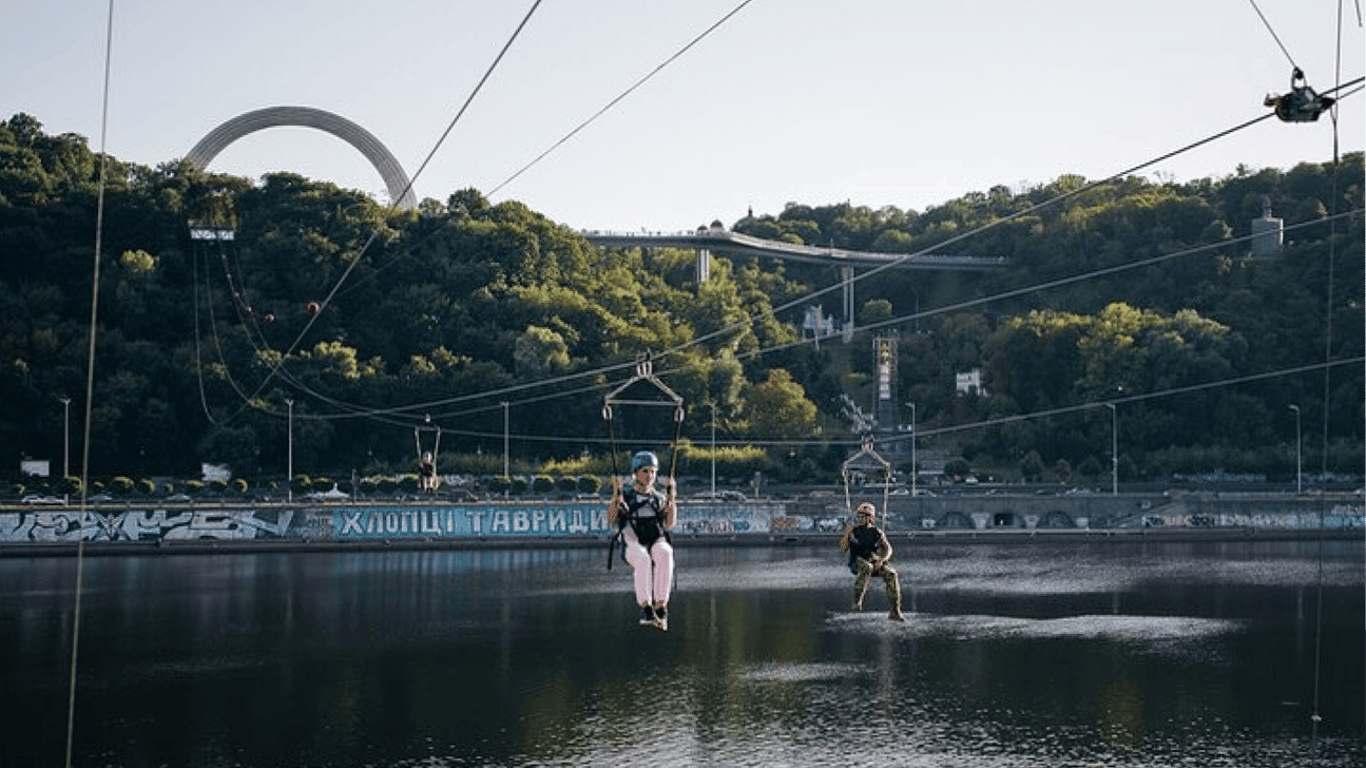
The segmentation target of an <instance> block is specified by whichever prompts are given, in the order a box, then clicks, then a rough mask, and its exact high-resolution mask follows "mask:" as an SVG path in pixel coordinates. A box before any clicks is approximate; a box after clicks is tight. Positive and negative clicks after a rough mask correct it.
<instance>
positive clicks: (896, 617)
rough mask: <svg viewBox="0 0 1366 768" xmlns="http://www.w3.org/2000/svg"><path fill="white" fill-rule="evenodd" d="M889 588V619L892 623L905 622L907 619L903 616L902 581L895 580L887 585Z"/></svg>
mask: <svg viewBox="0 0 1366 768" xmlns="http://www.w3.org/2000/svg"><path fill="white" fill-rule="evenodd" d="M885 586H886V587H887V604H888V605H890V606H891V610H890V611H889V612H888V613H887V618H889V619H891V620H892V621H905V620H906V617H905V616H902V615H901V581H900V580H899V579H897V578H893V579H891V580H890V581H887V582H886V583H885Z"/></svg>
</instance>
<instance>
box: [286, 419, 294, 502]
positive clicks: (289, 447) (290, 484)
mask: <svg viewBox="0 0 1366 768" xmlns="http://www.w3.org/2000/svg"><path fill="white" fill-rule="evenodd" d="M285 406H286V407H288V408H289V417H288V418H287V419H286V420H285V445H286V448H285V500H286V501H290V502H292V501H294V399H293V398H285Z"/></svg>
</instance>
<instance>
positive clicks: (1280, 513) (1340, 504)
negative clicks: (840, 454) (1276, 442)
mask: <svg viewBox="0 0 1366 768" xmlns="http://www.w3.org/2000/svg"><path fill="white" fill-rule="evenodd" d="M863 500H868V501H873V502H875V503H877V504H878V505H879V506H882V502H883V498H881V497H857V498H854V499H852V501H853V502H854V503H857V502H858V501H863ZM886 507H887V511H888V515H887V517H886V520H885V524H886V526H887V528H888V530H889V532H891V534H892V535H893V536H894V537H895V538H902V539H906V538H921V539H934V538H938V539H943V538H946V537H948V538H959V539H963V538H979V537H982V536H989V537H991V538H993V539H995V540H1000V539H1001V538H1002V537H1006V536H1010V535H1029V536H1031V537H1035V536H1039V535H1050V536H1059V537H1077V536H1079V535H1080V536H1091V535H1097V536H1106V537H1113V536H1116V535H1131V534H1134V533H1145V534H1149V535H1152V534H1157V533H1158V532H1159V531H1160V532H1162V533H1163V534H1165V535H1168V536H1171V535H1176V534H1178V533H1181V532H1205V533H1214V532H1219V531H1222V532H1225V533H1228V534H1233V535H1248V534H1250V533H1258V532H1259V535H1268V534H1285V535H1292V534H1293V535H1302V534H1304V533H1307V532H1311V531H1320V530H1329V531H1334V532H1337V533H1339V534H1346V533H1348V532H1353V531H1358V532H1359V531H1362V528H1363V507H1362V498H1361V496H1358V495H1353V494H1338V495H1335V496H1298V497H1297V496H1294V495H1289V494H1195V493H1187V494H1179V495H1172V496H1166V495H1149V496H1144V495H1124V494H1121V495H1118V496H1111V495H1101V494H1091V495H1077V496H1033V495H1009V494H1000V495H988V494H980V495H974V496H961V497H925V496H916V497H908V496H892V497H888V498H887V499H886ZM847 521H848V510H847V509H846V507H845V499H843V498H838V499H835V498H826V499H801V500H763V501H745V502H725V503H719V502H718V503H712V502H701V503H699V502H688V501H684V502H682V503H681V504H680V510H679V520H678V525H677V526H676V527H675V535H676V536H681V537H685V538H690V539H693V540H698V541H709V542H716V543H746V542H759V543H763V542H770V541H774V540H795V541H801V540H808V539H810V540H819V539H820V537H823V536H829V535H832V534H838V533H839V532H841V531H842V530H843V528H844V525H845V524H846V522H847ZM611 532H612V530H611V528H610V527H609V525H608V523H607V520H606V515H605V512H604V502H603V501H565V502H556V501H496V502H475V503H445V502H441V501H430V502H423V501H417V502H403V503H362V502H345V501H343V502H328V503H304V504H269V505H250V504H237V505H234V504H231V503H222V504H196V505H174V506H172V505H157V504H147V505H131V504H130V505H122V506H104V507H93V508H86V509H81V508H79V507H73V506H64V507H43V508H38V509H26V508H9V509H3V510H0V553H3V554H11V555H13V554H19V555H23V554H37V553H40V552H59V553H60V552H64V551H68V550H70V549H72V548H73V547H75V546H76V545H77V544H86V545H89V548H90V549H91V551H110V552H114V551H147V550H150V551H167V550H172V549H174V550H176V551H187V550H192V549H193V550H204V549H218V548H231V549H234V550H236V549H240V548H244V547H250V548H260V549H263V550H265V549H271V548H281V547H284V548H296V547H329V546H332V547H391V546H407V547H418V546H426V547H472V546H532V545H535V546H594V545H598V544H601V543H602V542H604V541H605V540H606V539H607V537H608V536H609V535H610V534H611Z"/></svg>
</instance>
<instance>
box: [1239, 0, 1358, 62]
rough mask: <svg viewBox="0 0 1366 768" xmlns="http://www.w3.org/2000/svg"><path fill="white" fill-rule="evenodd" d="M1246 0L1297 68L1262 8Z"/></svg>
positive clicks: (1287, 58)
mask: <svg viewBox="0 0 1366 768" xmlns="http://www.w3.org/2000/svg"><path fill="white" fill-rule="evenodd" d="M1247 1H1248V2H1249V3H1251V4H1252V10H1254V11H1256V12H1257V16H1258V17H1259V18H1260V19H1261V20H1262V24H1265V25H1266V31H1267V32H1270V33H1271V39H1273V40H1275V41H1276V45H1278V46H1280V48H1281V53H1284V54H1285V58H1286V60H1287V61H1289V62H1290V66H1292V67H1294V68H1295V69H1299V68H1300V65H1298V64H1296V63H1295V58H1294V57H1293V56H1291V55H1290V51H1289V50H1287V49H1286V47H1285V43H1282V42H1281V37H1280V35H1277V34H1276V30H1275V29H1273V28H1272V26H1271V22H1270V21H1267V18H1266V14H1264V13H1262V9H1261V8H1258V7H1257V0H1247ZM1338 7H1339V9H1340V8H1341V7H1342V6H1341V3H1339V5H1338Z"/></svg>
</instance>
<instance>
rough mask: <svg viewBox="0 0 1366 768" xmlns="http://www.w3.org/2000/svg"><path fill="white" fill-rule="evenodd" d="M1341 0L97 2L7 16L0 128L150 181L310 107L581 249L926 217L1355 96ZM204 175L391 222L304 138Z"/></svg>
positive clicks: (271, 140) (1194, 157)
mask: <svg viewBox="0 0 1366 768" xmlns="http://www.w3.org/2000/svg"><path fill="white" fill-rule="evenodd" d="M1360 2H1361V0H1345V3H1344V4H1343V5H1342V21H1341V29H1342V32H1341V34H1339V31H1338V30H1339V21H1338V18H1339V16H1338V14H1339V2H1338V0H1028V1H1025V0H956V1H954V2H944V1H943V0H937V1H935V2H930V1H929V0H750V1H749V2H748V3H744V2H743V0H673V2H666V1H665V0H542V2H540V3H539V5H537V4H536V3H535V2H534V0H480V1H479V2H472V1H462V0H386V2H383V3H379V2H338V0H234V2H232V3H221V2H212V3H211V2H207V1H206V0H114V3H113V14H112V32H111V31H110V26H109V21H110V12H109V8H110V6H109V2H108V0H0V71H2V72H4V73H5V75H4V78H3V85H0V119H8V118H9V117H11V116H13V115H15V114H18V113H26V114H29V115H31V116H33V117H34V118H36V119H37V120H38V121H39V122H41V123H42V124H43V126H44V130H45V131H46V132H48V133H51V134H60V133H76V134H80V135H82V136H84V137H86V138H87V139H88V140H89V143H90V146H91V148H92V149H96V150H98V149H99V148H100V146H101V144H103V146H104V147H105V149H106V151H108V152H109V153H110V154H111V155H113V156H115V157H117V158H119V159H121V160H124V161H131V162H135V163H139V164H143V165H147V166H153V167H154V166H157V165H160V164H162V163H166V162H171V161H174V160H176V159H178V158H181V157H183V156H185V155H186V154H188V152H189V151H190V149H191V148H192V147H193V146H194V145H195V144H196V143H197V142H198V141H199V140H200V139H201V138H203V137H204V135H205V134H207V133H208V132H210V131H211V130H213V129H214V128H215V127H216V126H218V125H220V124H221V123H223V122H225V121H227V120H229V119H231V118H233V117H236V116H238V115H240V114H243V113H245V112H249V111H253V110H257V109H262V108H265V107H272V106H304V107H312V108H316V109H321V110H326V111H328V112H333V113H335V114H337V115H340V116H341V117H344V118H346V119H348V120H350V121H352V122H355V123H357V124H359V125H360V126H362V127H364V128H365V129H366V130H368V131H369V132H370V133H372V134H374V135H375V136H376V137H377V138H378V139H379V140H380V141H381V142H383V144H384V145H385V146H386V147H388V149H389V151H390V152H391V153H392V154H393V155H394V156H395V157H396V158H397V160H398V161H399V163H400V164H401V165H402V166H403V168H404V169H405V170H406V171H407V173H408V174H409V175H410V176H415V178H414V188H415V190H416V192H417V196H418V197H419V198H433V199H436V200H439V201H445V199H446V198H447V197H448V196H449V195H450V194H451V193H452V192H455V191H457V190H461V189H465V188H469V187H473V188H475V189H478V190H479V191H480V192H482V193H483V194H484V195H485V196H487V197H488V198H489V199H490V200H491V201H493V202H495V203H497V202H502V201H505V200H517V201H520V202H522V203H524V204H525V205H527V206H528V207H529V208H531V209H532V210H534V211H537V212H539V213H542V214H544V215H545V216H547V217H548V218H550V219H551V220H553V221H555V222H558V223H560V224H564V225H566V226H569V227H573V228H575V229H581V230H610V231H659V232H675V231H681V230H688V229H693V228H696V227H698V226H702V225H707V224H710V223H711V222H712V221H714V220H719V221H721V222H722V223H723V224H725V225H727V226H729V225H731V224H733V223H734V222H736V221H738V220H739V219H741V218H744V217H745V216H746V215H747V214H748V213H750V212H751V211H752V212H753V213H754V214H755V215H764V214H772V215H777V214H779V213H781V212H782V211H783V209H784V207H785V206H786V205H787V204H789V203H800V204H803V205H811V206H822V205H833V204H838V203H845V202H848V203H852V204H853V205H858V206H867V207H869V208H872V209H875V210H876V209H881V208H885V207H888V206H894V207H896V208H898V209H901V210H915V211H924V210H926V209H927V208H930V207H933V206H936V205H939V204H942V203H945V202H947V201H949V200H952V199H955V198H957V197H960V196H962V195H964V194H967V193H970V192H986V191H987V190H989V189H991V188H992V187H995V186H999V185H1004V186H1006V187H1008V188H1010V189H1012V190H1014V191H1020V190H1022V189H1026V188H1029V187H1032V186H1036V185H1040V184H1047V183H1049V182H1051V181H1053V180H1054V179H1056V178H1057V177H1059V176H1061V175H1064V174H1078V175H1081V176H1084V177H1086V178H1087V179H1092V180H1095V179H1103V178H1106V177H1109V176H1111V175H1113V174H1116V173H1119V172H1122V171H1125V170H1128V169H1131V168H1134V167H1136V166H1140V165H1143V164H1145V163H1148V162H1149V161H1151V160H1154V159H1156V158H1158V157H1162V156H1164V155H1166V154H1168V153H1171V152H1174V151H1176V150H1179V149H1181V148H1183V147H1185V146H1187V145H1190V144H1192V143H1195V142H1199V141H1201V140H1204V139H1207V138H1209V137H1211V136H1214V135H1216V134H1218V133H1220V132H1222V131H1225V130H1227V129H1230V128H1233V127H1234V126H1237V125H1239V124H1242V123H1244V122H1246V121H1248V120H1251V119H1254V118H1256V117H1259V116H1261V115H1264V114H1266V113H1267V112H1268V111H1269V110H1268V109H1267V108H1266V107H1265V106H1263V103H1262V100H1263V98H1264V97H1265V96H1266V95H1267V94H1268V93H1284V92H1285V91H1287V90H1288V89H1289V85H1290V74H1291V68H1292V62H1293V63H1294V64H1296V65H1298V66H1299V67H1301V68H1302V69H1303V71H1304V72H1305V74H1306V78H1307V81H1308V83H1309V85H1310V86H1312V87H1314V88H1316V89H1317V90H1318V91H1320V92H1323V91H1328V90H1330V89H1332V88H1333V87H1334V85H1335V84H1336V83H1338V82H1348V81H1350V80H1353V79H1355V78H1358V77H1361V76H1362V74H1363V69H1364V68H1366V66H1364V65H1366V51H1364V48H1363V40H1364V39H1366V35H1364V34H1363V30H1362V27H1361V26H1360V24H1359V22H1358V10H1357V7H1358V6H1359V5H1360ZM1254 3H1255V4H1254ZM742 5H743V7H741V8H740V9H739V10H738V11H737V12H735V13H734V14H733V15H732V16H730V18H729V19H727V20H726V21H725V22H724V23H722V24H720V26H718V27H716V28H715V29H714V30H713V31H711V32H710V33H709V34H706V35H705V36H703V37H702V39H701V40H700V41H698V42H697V43H696V44H695V45H693V46H692V47H691V48H689V49H688V50H687V51H686V52H684V53H682V54H681V55H678V56H677V58H674V59H673V60H672V61H669V60H670V59H671V58H672V57H674V56H675V55H676V54H679V52H680V51H681V50H682V49H683V48H684V47H685V46H687V45H688V44H689V43H690V42H692V41H693V40H694V39H696V38H698V37H699V36H701V35H703V33H704V32H706V31H707V30H708V28H710V27H712V25H714V24H716V23H717V22H718V21H720V20H721V19H723V17H726V15H727V14H730V13H731V12H732V11H735V9H736V8H737V7H739V6H742ZM533 6H535V10H534V12H533V13H531V15H530V17H529V19H527V15H528V12H529V11H531V10H532V8H533ZM1259 10H1260V14H1261V15H1264V16H1265V19H1266V21H1265V22H1264V21H1263V19H1262V17H1261V15H1259ZM524 19H527V20H526V23H525V26H524V27H523V28H522V29H521V32H520V33H517V32H516V31H517V29H518V26H519V25H520V24H522V22H523V20H524ZM515 33H516V38H515V40H513V37H514V34H515ZM509 40H512V43H511V45H510V47H508V48H507V51H506V53H505V54H504V55H503V58H502V59H501V61H499V63H498V65H497V67H496V68H494V69H493V71H492V73H491V74H489V75H488V78H487V80H486V81H485V82H484V84H483V85H482V87H479V83H480V81H481V79H482V78H484V77H485V74H486V73H488V71H489V68H490V67H491V66H492V65H493V63H494V61H495V59H497V57H498V55H499V53H500V51H502V50H503V48H504V46H505V45H507V44H508V41H509ZM1339 40H1341V43H1340V46H1341V47H1340V50H1341V54H1340V61H1341V65H1340V67H1339V65H1338V64H1337V63H1336V62H1337V61H1338V60H1339V59H1338V58H1337V57H1338V51H1339ZM107 43H112V45H107ZM106 51H108V60H109V70H108V90H107V111H106V106H105V105H106V91H105V82H106V78H105V63H106ZM666 61H667V62H669V63H668V64H667V66H664V67H663V69H660V70H659V72H658V73H657V74H655V75H654V76H653V77H649V78H648V79H646V80H645V82H644V83H643V84H641V85H640V86H639V87H638V88H636V89H635V90H633V91H631V92H630V93H629V94H627V95H625V96H624V97H623V94H625V93H626V92H627V91H628V90H629V89H631V88H632V86H634V85H636V84H637V83H638V82H640V81H641V80H642V79H643V78H646V77H647V75H649V74H650V73H651V72H652V71H654V70H655V69H656V68H657V67H660V65H662V64H665V62H666ZM476 88H477V89H478V92H477V93H475V91H476ZM471 94H474V96H473V99H472V100H471ZM619 97H621V98H620V101H618V102H617V103H616V104H615V105H613V106H612V107H611V108H610V109H609V110H607V111H606V112H605V113H603V114H602V115H601V116H599V117H597V118H596V119H591V118H593V116H594V115H595V114H596V113H598V112H599V111H600V110H602V109H603V108H604V107H607V106H608V105H609V104H610V103H611V102H613V100H615V99H618V98H619ZM467 101H468V102H469V105H468V107H467V108H465V109H464V111H463V112H462V107H464V105H465V104H466V102H467ZM1363 103H1366V94H1362V93H1357V94H1355V95H1353V96H1351V97H1348V98H1346V99H1344V100H1343V101H1342V103H1341V109H1340V113H1339V116H1338V122H1337V132H1336V133H1337V141H1338V147H1339V151H1340V152H1344V153H1345V152H1352V151H1357V152H1359V151H1361V150H1362V145H1363V140H1364V139H1366V128H1364V127H1363V126H1364V125H1366V123H1364V122H1363V108H1362V105H1363ZM457 116H459V118H458V119H457ZM590 119H591V121H590ZM585 121H590V122H588V124H587V125H586V126H585V127H583V129H582V130H581V131H579V132H578V133H577V134H575V135H574V136H573V137H572V138H570V139H568V140H567V141H564V143H563V144H561V145H560V146H558V147H557V148H555V149H554V150H553V151H552V152H550V154H548V155H546V156H545V157H544V158H543V159H541V160H539V161H538V162H534V164H532V163H533V161H536V158H537V157H538V156H539V155H541V154H542V153H543V152H545V151H546V150H549V149H551V148H552V147H554V146H555V145H556V143H557V142H560V141H561V140H562V139H564V138H565V137H566V136H567V135H568V134H570V132H571V131H574V129H575V128H577V127H578V126H580V125H582V124H583V123H584V122H585ZM102 123H103V124H104V125H105V128H104V133H103V138H102V133H101V131H102V128H101V126H102ZM448 129H449V132H448ZM1334 133H1335V132H1334V124H1333V122H1332V121H1331V120H1329V119H1328V118H1327V117H1326V116H1325V117H1324V118H1322V119H1321V120H1320V121H1318V122H1316V123H1309V124H1286V123H1282V122H1280V121H1278V120H1275V119H1270V120H1264V121H1262V122H1260V123H1257V124H1256V125H1254V126H1252V127H1251V128H1247V129H1244V130H1241V131H1238V132H1237V133H1235V134H1233V135H1231V136H1229V137H1226V138H1222V139H1218V140H1216V141H1213V142H1210V143H1208V144H1206V145H1203V146H1201V147H1198V148H1196V149H1192V150H1189V151H1185V152H1181V153H1179V154H1178V155H1176V156H1175V157H1173V158H1171V159H1168V160H1165V161H1163V162H1161V163H1158V164H1156V165H1153V166H1150V167H1147V168H1144V169H1143V170H1142V171H1140V174H1141V175H1144V176H1146V177H1147V178H1149V179H1152V180H1154V181H1159V180H1162V181H1165V180H1174V181H1179V182H1184V181H1190V180H1193V179H1199V178H1214V179H1218V178H1223V177H1227V176H1230V175H1233V174H1234V173H1236V172H1237V169H1238V167H1239V166H1240V165H1243V166H1246V167H1249V168H1252V169H1260V168H1280V169H1289V168H1292V167H1293V166H1294V165H1295V164H1297V163H1300V162H1327V161H1330V160H1331V159H1332V158H1333V151H1334V150H1333V147H1334ZM443 135H444V140H443ZM528 164H532V165H531V166H530V167H529V168H526V166H527V165H528ZM524 168H526V170H524V171H523V169H524ZM209 170H211V171H216V172H221V173H229V174H233V175H237V176H244V177H248V178H251V179H260V177H261V176H262V175H263V174H266V173H270V172H274V171H289V172H292V173H298V174H301V175H303V176H306V177H309V178H311V179H315V180H318V181H327V182H331V183H334V184H337V185H339V186H341V187H345V188H349V189H359V190H362V191H364V192H367V193H369V194H372V195H374V196H375V197H376V198H377V199H380V200H381V201H384V202H387V201H388V195H387V193H386V191H385V185H384V183H383V181H382V179H381V178H380V175H379V173H378V171H376V170H375V169H374V167H373V166H371V165H370V163H369V162H368V161H367V160H365V158H364V157H363V156H362V155H361V154H360V153H359V152H358V151H357V150H355V149H354V148H353V147H351V146H350V145H349V144H347V143H345V142H344V141H343V140H341V139H339V138H337V137H335V136H332V135H331V134H329V133H326V132H324V131H318V130H314V129H309V128H300V127H277V128H270V129H265V130H262V131H258V132H256V133H253V134H250V135H248V136H245V137H242V138H241V139H238V140H237V141H236V142H234V143H233V144H231V145H230V146H229V147H228V148H227V149H225V150H224V151H223V152H221V153H220V154H219V155H218V156H217V157H216V158H214V160H213V161H212V162H211V164H210V165H209ZM519 171H522V172H521V174H520V175H517V174H518V172H519ZM514 176H515V178H513V177H514Z"/></svg>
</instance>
